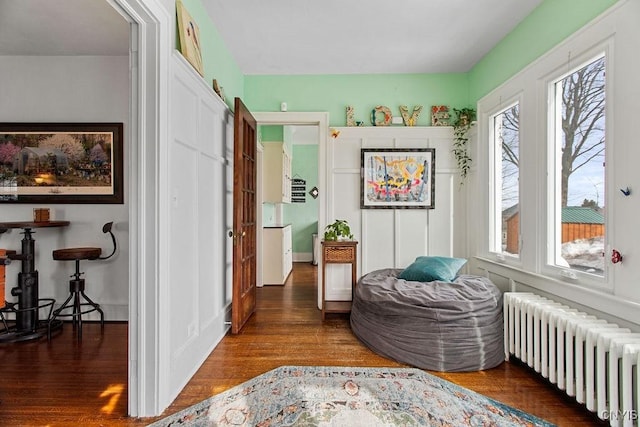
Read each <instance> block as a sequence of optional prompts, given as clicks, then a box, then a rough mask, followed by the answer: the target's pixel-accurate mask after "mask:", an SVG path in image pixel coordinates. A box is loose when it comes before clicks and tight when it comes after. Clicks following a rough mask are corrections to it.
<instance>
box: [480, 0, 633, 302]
mask: <svg viewBox="0 0 640 427" xmlns="http://www.w3.org/2000/svg"><path fill="white" fill-rule="evenodd" d="M623 3H626V2H624V1H622V2H620V4H618V5H616V6H613V7H612V8H611V9H610V10H609V11H608V12H607V13H604V14H603V15H601V16H600V17H598V18H596V19H595V20H594V21H593V22H592V23H591V24H589V25H587V26H586V27H585V28H584V29H583V30H580V31H578V32H577V33H575V34H574V35H573V36H572V37H570V38H569V39H567V40H566V41H564V42H562V43H561V44H560V45H558V46H556V47H555V48H553V49H552V50H551V51H549V52H547V53H546V54H545V55H543V56H542V57H540V58H539V59H538V60H536V61H534V62H533V63H532V64H530V65H529V66H527V67H526V68H525V69H523V70H522V71H521V72H520V73H518V74H516V75H515V76H513V77H512V78H511V79H509V80H508V81H506V82H505V83H503V84H502V85H501V86H499V87H498V88H496V89H495V90H494V91H492V92H491V93H489V94H488V95H486V96H485V97H484V98H482V99H481V100H480V101H479V102H478V108H477V111H478V114H477V116H478V138H479V153H482V152H483V151H484V152H485V153H486V154H485V155H484V156H478V183H479V186H480V194H486V195H487V197H484V198H483V199H481V200H478V201H477V206H478V207H479V208H480V212H478V214H479V215H478V220H479V221H484V224H487V227H485V228H484V229H483V230H482V231H479V232H478V239H477V247H476V250H477V251H476V254H477V255H478V256H479V257H481V258H482V259H483V260H486V261H491V262H496V263H502V264H507V265H509V266H511V267H513V268H516V269H521V270H522V271H523V272H528V273H531V274H534V275H539V276H544V277H549V278H551V279H553V280H555V281H559V282H560V283H566V284H568V285H571V286H576V285H578V286H580V287H587V288H593V289H594V290H596V291H600V292H606V293H613V285H612V284H611V283H610V282H611V280H610V279H609V277H607V276H605V279H604V280H602V279H600V278H599V277H598V276H596V278H595V280H593V279H594V276H593V275H590V274H576V276H575V278H574V276H573V275H572V274H569V275H567V274H564V271H566V269H561V268H558V267H555V268H551V267H550V266H548V265H547V255H546V254H547V237H548V236H547V233H548V231H547V230H548V226H547V215H546V213H547V212H548V209H551V208H550V207H549V204H548V200H549V199H548V194H549V189H548V188H547V179H546V174H547V173H548V172H549V167H551V166H550V165H549V155H548V150H547V141H548V138H549V135H548V126H547V123H548V113H547V100H548V96H547V91H548V83H549V82H550V81H552V80H557V78H558V76H560V75H561V74H562V73H563V72H564V73H566V72H568V71H569V69H570V68H572V67H571V64H578V63H584V62H586V60H587V58H589V57H592V58H593V57H596V56H597V53H600V52H603V51H605V52H606V58H607V59H606V61H607V64H606V66H607V74H608V75H611V74H612V73H614V72H615V71H614V70H613V68H612V63H613V61H612V55H613V50H614V49H613V47H614V46H613V43H614V38H615V32H616V28H615V26H614V25H611V23H610V22H609V21H610V20H607V18H608V16H609V14H614V13H615V10H617V9H618V8H619V7H622V6H621V5H622V4H623ZM561 70H564V71H563V72H561ZM552 77H553V78H552ZM612 80H613V79H607V106H606V108H607V110H606V132H607V135H606V136H607V147H606V149H607V153H606V156H607V177H606V179H607V182H606V188H605V192H606V195H605V197H608V198H610V197H612V196H611V195H612V194H614V191H617V190H614V189H613V188H612V180H611V179H610V176H609V175H610V173H611V170H612V169H613V165H612V161H611V160H610V159H611V156H610V155H609V152H610V151H611V149H612V147H611V146H612V144H610V141H612V139H613V138H612V131H613V128H612V126H610V121H611V117H612V110H613V105H614V102H613V100H612V96H611V95H610V94H612V93H613V89H612ZM516 99H519V102H520V150H521V152H520V158H521V159H522V160H523V161H522V162H521V167H520V233H521V246H520V257H519V258H516V257H507V256H504V255H501V254H498V253H496V252H492V251H491V250H490V246H489V241H490V240H489V239H490V238H491V234H490V233H492V232H493V231H494V230H495V229H492V227H495V225H493V224H491V221H492V214H491V209H492V206H494V205H495V194H494V193H493V191H494V190H493V188H492V184H491V181H492V180H491V176H490V174H491V171H490V169H491V161H490V159H491V157H490V156H492V155H493V154H494V151H493V147H492V139H491V132H492V130H491V129H490V128H491V127H492V125H491V124H490V123H491V120H490V118H491V117H492V116H493V115H495V114H496V112H499V111H501V110H502V109H504V108H505V107H506V106H507V105H509V104H510V103H512V102H514V101H515V100H516ZM525 162H526V163H529V164H530V163H531V162H533V163H534V164H536V165H540V166H539V167H530V168H528V169H527V168H526V167H525V164H524V163H525ZM534 169H537V170H534ZM541 170H542V172H541ZM484 183H487V184H486V187H484V188H482V186H484V185H485V184H484ZM483 192H484V193H483ZM606 203H608V202H606ZM532 209H533V210H532ZM530 211H531V212H530ZM528 212H529V214H527V213H528ZM606 221H607V222H606V224H605V227H606V230H607V232H608V233H610V232H611V230H612V227H613V224H611V223H610V218H608V219H606ZM605 251H606V252H605V258H606V257H607V256H608V254H609V250H608V247H607V244H606V243H605ZM512 258H513V259H512ZM605 270H606V269H605ZM572 271H573V270H572ZM605 274H606V273H605Z"/></svg>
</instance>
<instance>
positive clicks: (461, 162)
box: [452, 108, 476, 184]
mask: <svg viewBox="0 0 640 427" xmlns="http://www.w3.org/2000/svg"><path fill="white" fill-rule="evenodd" d="M453 111H454V112H455V113H456V119H455V120H454V122H453V124H452V126H453V150H452V152H453V155H454V156H455V158H456V163H457V164H458V169H460V178H461V179H462V181H461V182H460V183H461V184H462V183H464V180H465V178H466V177H467V174H468V173H469V169H471V157H469V146H468V142H469V129H471V125H472V124H473V121H474V120H475V119H476V110H474V109H473V108H461V109H460V110H458V109H456V108H454V109H453Z"/></svg>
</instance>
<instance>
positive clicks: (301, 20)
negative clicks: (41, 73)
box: [0, 0, 542, 75]
mask: <svg viewBox="0 0 640 427" xmlns="http://www.w3.org/2000/svg"><path fill="white" fill-rule="evenodd" d="M201 1H202V3H203V5H204V7H205V9H206V11H207V12H208V13H209V15H210V17H211V20H212V21H213V23H214V25H215V27H216V28H217V30H218V32H219V33H220V35H221V37H222V39H223V40H224V41H225V44H226V46H227V48H228V49H229V50H230V51H231V54H232V55H233V57H234V58H235V60H236V62H237V63H238V65H239V67H240V70H241V71H242V73H243V74H248V75H252V74H356V73H357V74H369V73H371V74H373V73H450V72H466V71H468V70H469V69H470V68H471V67H473V65H474V64H476V62H477V61H478V60H479V59H480V58H482V57H483V56H484V55H485V54H486V53H487V52H488V51H489V50H491V49H492V48H493V47H494V46H495V44H496V43H497V42H498V41H500V39H502V38H503V37H504V36H505V35H506V34H508V33H509V32H510V31H511V30H512V29H513V28H514V27H515V26H516V25H517V24H518V23H519V22H520V21H521V20H522V19H523V18H524V17H525V16H527V15H528V14H529V13H530V12H531V11H532V10H533V9H534V8H535V7H536V6H538V5H539V4H540V3H541V2H542V0H517V1H514V0H448V1H446V2H444V1H442V0H399V1H388V0H368V1H367V2H362V1H343V0H321V1H308V0H269V1H265V0H233V1H230V0H201ZM128 37H129V26H128V24H127V22H126V21H125V20H124V18H123V17H122V16H120V14H119V13H118V12H116V11H115V10H114V9H113V7H112V6H111V5H110V4H109V3H108V2H107V0H0V55H126V54H127V53H128V47H129V43H128Z"/></svg>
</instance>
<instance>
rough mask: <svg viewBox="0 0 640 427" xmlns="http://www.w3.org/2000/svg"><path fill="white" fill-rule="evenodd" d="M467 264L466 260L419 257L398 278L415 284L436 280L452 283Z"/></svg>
mask: <svg viewBox="0 0 640 427" xmlns="http://www.w3.org/2000/svg"><path fill="white" fill-rule="evenodd" d="M466 263H467V260H466V259H464V258H449V257H442V256H419V257H418V258H416V260H415V261H414V262H413V263H412V264H411V265H410V266H409V267H407V268H406V269H404V271H402V273H400V275H399V276H398V277H399V278H400V279H404V280H411V281H413V282H432V281H434V280H440V281H442V282H451V281H453V279H455V278H456V276H457V274H458V271H459V270H460V269H461V268H462V267H463V266H464V265H465V264H466Z"/></svg>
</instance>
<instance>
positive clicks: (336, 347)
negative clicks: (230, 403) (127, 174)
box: [0, 263, 606, 426]
mask: <svg viewBox="0 0 640 427" xmlns="http://www.w3.org/2000/svg"><path fill="white" fill-rule="evenodd" d="M315 274H316V267H313V266H311V265H310V264H306V263H295V264H294V271H293V274H292V276H291V277H290V278H289V280H288V281H287V284H286V285H285V286H269V287H264V288H259V289H258V308H257V311H256V313H255V315H254V316H253V317H252V318H251V319H250V320H249V322H248V323H247V325H246V327H245V329H244V330H243V331H242V333H241V334H239V335H227V336H226V337H225V338H224V339H223V340H222V342H221V343H220V344H219V345H218V346H217V347H216V349H215V350H214V351H213V352H212V353H211V355H210V356H209V358H208V359H207V360H206V362H205V363H204V364H203V366H202V367H201V368H200V369H199V370H198V372H197V373H196V375H194V377H193V378H192V379H191V381H190V382H189V383H188V384H187V386H186V387H185V388H184V390H183V391H182V392H181V393H180V395H179V396H178V397H177V398H176V400H175V401H174V402H173V403H172V404H171V406H170V407H169V408H167V410H166V411H165V415H168V414H171V413H174V412H177V411H179V410H181V409H184V408H186V407H188V406H190V405H192V404H195V403H197V402H199V401H201V400H203V399H205V398H207V397H209V396H211V395H214V394H217V393H220V392H222V391H224V390H226V389H228V388H230V387H233V386H235V385H237V384H239V383H241V382H243V381H246V380H248V379H250V378H252V377H254V376H256V375H259V374H261V373H263V372H265V371H268V370H270V369H273V368H276V367H278V366H282V365H334V366H390V367H401V366H404V365H402V364H400V363H397V362H394V361H391V360H389V359H386V358H384V357H381V356H378V355H376V354H375V353H373V352H371V351H370V350H369V349H367V348H366V347H365V346H364V345H362V344H361V343H360V342H359V341H358V339H357V338H356V337H355V336H354V335H353V334H352V333H351V330H350V328H349V318H348V316H347V315H339V314H334V315H328V316H327V320H326V321H325V322H322V321H321V319H320V312H319V311H318V310H317V307H316V286H315ZM0 355H1V356H0V425H2V426H4V425H7V426H9V425H10V426H45V425H46V426H76V425H82V426H141V425H146V424H148V423H150V422H152V421H154V420H155V419H156V418H147V419H133V418H127V417H126V416H125V414H126V411H127V403H126V400H127V363H126V359H127V325H126V324H124V323H109V324H107V325H106V326H105V331H104V335H101V334H100V326H99V325H98V324H92V323H88V324H85V325H84V329H83V341H82V343H81V344H78V343H77V342H76V341H75V340H74V338H73V336H72V328H71V326H70V325H65V327H64V329H63V332H62V333H61V334H60V335H58V336H57V337H55V338H54V339H53V340H52V341H51V342H50V343H48V342H47V341H46V339H42V340H40V341H36V342H28V343H19V344H8V345H7V344H4V345H0ZM432 373H433V374H434V375H437V376H439V377H442V378H445V379H447V380H449V381H452V382H454V383H456V384H459V385H461V386H463V387H467V388H469V389H471V390H474V391H477V392H479V393H482V394H484V395H486V396H490V397H492V398H494V399H497V400H499V401H501V402H504V403H506V404H509V405H512V406H514V407H516V408H519V409H522V410H524V411H526V412H529V413H531V414H534V415H537V416H539V417H541V418H544V419H546V420H548V421H551V422H553V423H555V424H557V425H560V426H589V425H594V426H596V425H606V424H604V423H600V422H598V420H597V419H596V418H595V417H594V416H593V415H592V414H591V413H589V412H588V411H587V410H586V409H584V408H583V407H582V406H580V405H578V404H577V403H575V402H573V401H572V400H570V399H569V398H567V397H566V396H565V395H564V393H563V392H560V391H558V390H556V389H555V388H554V387H553V386H551V385H549V384H548V383H547V382H546V381H545V380H543V379H541V378H540V377H539V376H537V375H535V374H533V373H532V372H531V371H530V370H529V369H528V368H526V367H523V366H521V365H520V364H518V363H517V362H510V363H503V364H502V365H500V366H499V367H497V368H494V369H490V370H487V371H482V372H472V373H438V372H432Z"/></svg>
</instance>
